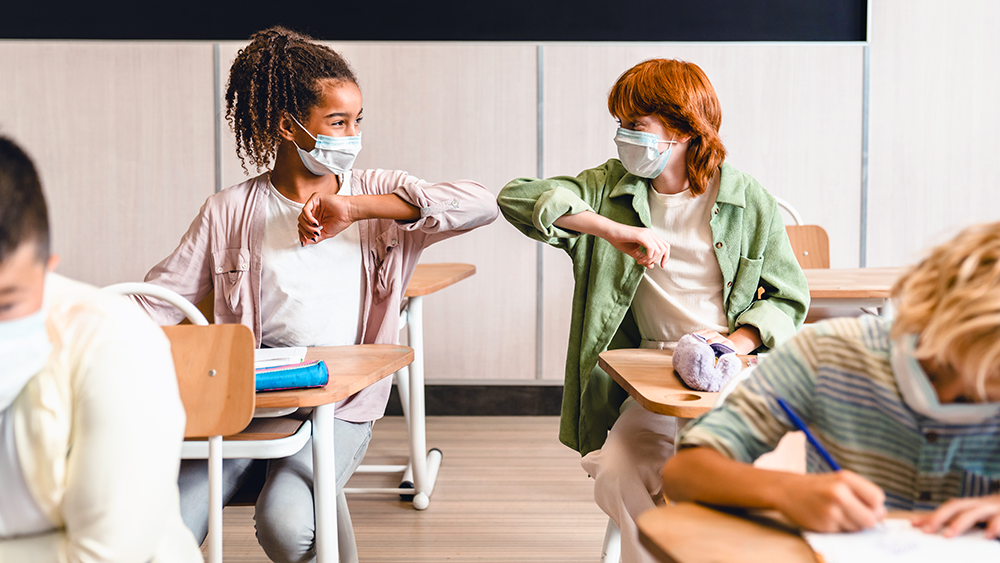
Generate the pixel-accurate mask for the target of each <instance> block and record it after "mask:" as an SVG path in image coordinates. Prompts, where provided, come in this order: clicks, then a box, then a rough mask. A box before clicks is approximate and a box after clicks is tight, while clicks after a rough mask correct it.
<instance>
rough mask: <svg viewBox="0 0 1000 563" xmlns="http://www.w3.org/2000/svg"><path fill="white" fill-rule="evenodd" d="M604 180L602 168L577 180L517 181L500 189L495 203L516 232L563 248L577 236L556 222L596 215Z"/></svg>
mask: <svg viewBox="0 0 1000 563" xmlns="http://www.w3.org/2000/svg"><path fill="white" fill-rule="evenodd" d="M606 178H607V173H606V170H605V167H604V166H601V167H598V168H592V169H589V170H584V171H583V172H581V173H580V174H579V175H578V176H576V177H570V176H558V177H555V178H548V179H545V180H538V179H534V178H516V179H514V180H511V181H510V182H509V183H508V184H507V185H506V186H504V188H503V189H502V190H500V195H499V196H498V197H497V200H498V201H499V203H500V211H501V212H502V213H503V215H504V218H506V219H507V221H508V222H509V223H510V224H511V225H513V226H514V227H515V228H516V229H517V230H519V231H521V232H522V233H523V234H525V235H527V236H528V237H531V238H533V239H535V240H538V241H541V242H544V243H546V244H550V245H552V246H558V247H561V248H566V247H567V246H569V245H570V244H572V242H571V241H572V240H573V239H575V238H577V237H579V236H580V233H578V232H575V231H570V230H566V229H561V228H559V227H557V226H556V225H555V222H556V220H557V219H559V218H560V217H562V216H564V215H576V214H578V213H582V212H584V211H594V212H597V207H598V200H599V198H600V197H601V194H602V188H603V187H604V185H605V183H606Z"/></svg>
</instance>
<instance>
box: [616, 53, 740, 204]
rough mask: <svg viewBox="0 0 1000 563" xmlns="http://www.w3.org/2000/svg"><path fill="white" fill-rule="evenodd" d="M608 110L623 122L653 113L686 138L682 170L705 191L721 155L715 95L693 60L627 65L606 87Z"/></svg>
mask: <svg viewBox="0 0 1000 563" xmlns="http://www.w3.org/2000/svg"><path fill="white" fill-rule="evenodd" d="M608 111H610V112H611V115H613V116H614V117H615V118H616V119H618V120H619V121H621V122H622V123H625V122H628V121H635V118H637V117H645V116H647V115H655V116H656V117H657V118H659V120H660V121H661V122H662V123H663V126H664V127H666V128H667V130H669V131H672V132H674V133H677V134H678V135H680V136H682V137H689V138H690V143H689V144H688V150H687V175H688V181H690V183H691V192H692V193H693V194H695V195H701V194H703V193H704V192H705V189H706V188H708V184H709V182H711V181H712V176H713V175H714V174H715V171H716V170H717V169H718V168H719V167H720V166H722V161H723V160H725V159H726V147H725V146H723V145H722V139H720V138H719V127H721V126H722V108H721V107H720V106H719V98H718V97H717V96H716V95H715V88H713V87H712V83H711V82H709V80H708V76H706V75H705V72H704V71H703V70H701V68H699V67H698V65H696V64H694V63H689V62H684V61H678V60H673V59H671V60H668V59H650V60H648V61H643V62H641V63H639V64H637V65H635V66H634V67H632V68H630V69H628V70H626V71H625V72H624V73H622V75H621V76H619V77H618V80H617V81H616V82H615V85H614V86H612V87H611V92H610V93H609V94H608Z"/></svg>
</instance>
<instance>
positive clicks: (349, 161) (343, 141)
mask: <svg viewBox="0 0 1000 563" xmlns="http://www.w3.org/2000/svg"><path fill="white" fill-rule="evenodd" d="M288 115H289V117H291V118H292V121H294V122H295V123H296V124H298V126H299V127H301V128H302V130H303V131H305V132H306V134H307V135H309V136H310V137H312V138H313V140H315V141H316V146H315V148H313V150H311V151H306V150H303V149H302V147H300V146H299V145H298V144H296V145H295V148H296V149H297V150H298V151H299V158H301V159H302V164H304V165H305V167H306V168H307V169H309V171H310V172H312V173H313V174H315V175H317V176H323V175H324V174H336V175H338V176H341V175H343V174H344V173H345V172H347V171H348V170H350V169H351V167H353V166H354V160H355V159H356V158H358V153H359V152H361V133H360V132H359V133H358V134H357V136H354V137H328V136H326V135H315V136H314V135H313V134H312V133H310V132H309V130H308V129H306V128H305V126H303V125H302V124H301V123H299V120H298V119H295V116H294V115H292V114H288ZM293 143H294V141H293Z"/></svg>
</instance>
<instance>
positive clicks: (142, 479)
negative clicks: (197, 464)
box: [0, 275, 202, 563]
mask: <svg viewBox="0 0 1000 563" xmlns="http://www.w3.org/2000/svg"><path fill="white" fill-rule="evenodd" d="M44 306H45V307H46V308H47V310H48V320H47V329H48V332H49V338H50V340H51V341H52V345H53V351H52V354H51V356H50V357H49V362H48V364H46V366H45V367H44V368H43V369H42V371H40V372H39V373H38V375H36V376H35V377H33V378H32V379H31V380H30V381H29V382H28V384H27V385H26V386H25V388H24V390H23V391H22V392H21V394H20V395H19V396H18V397H17V399H16V400H15V402H14V404H13V405H12V408H13V409H14V413H13V421H14V436H15V443H16V446H17V452H18V457H19V459H20V462H21V470H22V473H23V476H24V479H25V482H26V484H27V486H28V489H29V490H30V493H31V496H32V497H33V498H34V500H35V502H36V503H37V506H38V508H39V509H40V511H41V513H42V514H43V515H45V517H46V518H47V519H48V520H49V521H50V522H51V524H52V529H53V531H50V532H47V533H43V534H39V535H33V536H27V537H20V538H14V539H6V540H0V561H2V562H4V563H6V562H8V561H9V562H15V561H17V562H20V561H31V562H49V561H51V562H60V563H61V562H67V563H77V562H79V563H97V562H101V563H104V562H128V563H141V562H146V561H151V562H154V563H175V562H177V563H181V562H193V561H202V556H201V552H200V550H199V549H198V545H197V544H196V543H195V540H194V537H193V536H192V534H191V532H190V531H189V530H188V529H187V528H186V527H185V526H184V523H183V522H182V521H181V516H180V506H179V501H178V493H177V470H178V467H179V460H180V448H181V441H182V440H183V436H184V423H185V417H184V407H183V405H182V404H181V401H180V395H179V394H178V390H177V379H176V376H175V374H174V370H173V360H172V357H171V354H170V343H169V341H168V340H167V338H166V337H165V336H164V334H163V331H161V330H160V328H159V327H157V326H156V324H154V323H153V321H152V320H150V319H149V317H148V316H147V315H146V314H145V313H144V312H143V311H142V310H141V309H139V308H138V307H136V306H135V305H133V304H131V303H130V302H129V301H128V300H127V299H125V298H123V297H118V296H113V295H107V294H103V293H100V292H98V291H97V290H96V289H95V288H92V287H90V286H87V285H84V284H81V283H78V282H74V281H71V280H69V279H66V278H63V277H60V276H57V275H49V276H48V277H47V279H46V287H45V305H44ZM0 502H2V496H0Z"/></svg>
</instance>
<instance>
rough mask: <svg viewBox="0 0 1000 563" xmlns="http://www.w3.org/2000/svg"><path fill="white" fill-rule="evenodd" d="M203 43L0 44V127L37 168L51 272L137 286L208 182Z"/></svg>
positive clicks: (208, 74) (208, 85)
mask: <svg viewBox="0 0 1000 563" xmlns="http://www.w3.org/2000/svg"><path fill="white" fill-rule="evenodd" d="M211 52H212V51H211V45H210V44H208V43H138V42H124V43H112V42H53V41H46V42H29V41H0V76H3V83H2V84H3V86H2V87H0V133H3V134H5V135H9V136H11V137H13V138H14V139H16V140H17V141H18V142H19V143H20V144H21V145H22V146H23V147H24V148H25V149H26V150H27V151H28V152H29V153H30V154H31V156H32V157H33V158H34V161H35V165H36V167H37V168H38V169H39V170H40V173H41V176H42V182H43V186H44V189H45V193H46V197H47V199H48V203H49V214H50V218H51V224H52V232H53V250H54V251H55V252H56V253H58V254H60V255H61V256H62V264H61V266H60V267H59V272H61V273H64V274H66V275H68V276H71V277H74V278H77V279H80V280H83V281H86V282H90V283H93V284H97V285H106V284H109V283H114V282H120V281H139V280H141V279H142V276H143V275H144V274H145V273H146V271H147V270H148V269H149V268H150V267H151V266H152V265H153V264H155V263H156V262H158V261H160V260H161V259H162V258H163V257H165V256H166V255H167V254H168V253H169V252H170V251H171V250H173V249H174V247H175V246H176V244H177V241H178V240H179V239H180V236H181V234H182V233H183V232H184V231H185V230H186V229H187V226H188V225H189V224H190V222H191V219H192V218H194V216H195V214H196V213H197V211H198V208H199V207H200V206H201V204H202V202H203V201H204V200H205V198H206V197H207V196H208V195H210V194H211V193H212V191H213V185H214V180H213V178H214V167H213V154H214V140H213V129H212V127H213V125H212V124H213V122H212V57H211Z"/></svg>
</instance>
